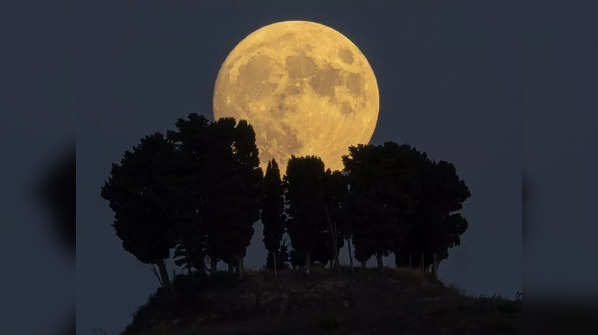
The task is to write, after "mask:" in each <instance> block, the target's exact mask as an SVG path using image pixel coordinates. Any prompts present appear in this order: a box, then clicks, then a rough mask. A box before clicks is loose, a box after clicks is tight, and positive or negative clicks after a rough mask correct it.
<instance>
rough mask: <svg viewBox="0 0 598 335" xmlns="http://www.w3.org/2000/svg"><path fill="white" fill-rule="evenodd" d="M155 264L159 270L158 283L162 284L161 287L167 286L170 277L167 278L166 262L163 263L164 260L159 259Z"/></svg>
mask: <svg viewBox="0 0 598 335" xmlns="http://www.w3.org/2000/svg"><path fill="white" fill-rule="evenodd" d="M156 265H157V266H158V270H159V271H160V283H161V284H162V287H167V286H168V285H170V278H168V271H167V270H166V264H165V263H164V260H163V259H161V260H159V261H158V263H156Z"/></svg>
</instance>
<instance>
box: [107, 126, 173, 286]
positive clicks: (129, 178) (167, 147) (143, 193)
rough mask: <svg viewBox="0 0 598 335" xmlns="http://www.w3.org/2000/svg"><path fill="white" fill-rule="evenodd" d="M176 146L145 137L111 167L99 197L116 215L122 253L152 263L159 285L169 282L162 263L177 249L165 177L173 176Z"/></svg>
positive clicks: (151, 136) (156, 138) (117, 233)
mask: <svg viewBox="0 0 598 335" xmlns="http://www.w3.org/2000/svg"><path fill="white" fill-rule="evenodd" d="M176 159H177V153H176V150H175V147H174V145H173V144H172V143H171V142H170V141H167V140H166V139H165V138H164V136H163V135H162V134H160V133H155V134H153V135H149V136H146V137H144V138H142V139H141V143H140V144H138V145H136V146H134V147H133V150H132V151H126V152H125V153H124V155H123V158H122V159H121V161H120V164H113V165H112V170H111V174H110V177H109V178H108V180H107V181H106V183H105V184H104V186H103V187H102V191H101V195H102V197H103V198H104V199H106V200H108V201H109V202H110V208H112V210H113V211H114V223H113V226H114V229H115V230H116V235H117V236H118V237H119V238H120V239H121V240H122V244H123V247H124V249H125V250H127V251H128V252H130V253H131V254H133V255H135V257H137V259H138V260H139V261H141V262H143V263H148V264H155V265H157V267H158V269H159V273H160V275H159V279H160V281H161V284H162V285H163V286H167V285H168V284H169V277H168V272H167V270H166V265H165V263H164V259H166V258H167V257H169V252H170V249H171V248H173V247H174V246H175V243H176V235H175V224H174V220H175V219H174V217H175V215H176V213H175V212H176V210H175V206H174V204H175V202H176V201H175V198H174V197H173V196H172V194H171V193H170V192H169V190H170V189H169V186H168V184H169V180H168V178H169V176H171V175H172V174H174V173H176V171H175V170H174V167H173V164H172V162H173V161H176Z"/></svg>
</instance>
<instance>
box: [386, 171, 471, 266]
mask: <svg viewBox="0 0 598 335" xmlns="http://www.w3.org/2000/svg"><path fill="white" fill-rule="evenodd" d="M420 184H421V194H420V197H419V199H418V201H417V206H416V210H415V211H414V212H413V214H412V215H411V218H410V220H411V221H412V222H413V223H414V224H413V227H412V229H411V231H410V233H409V238H408V239H406V240H405V241H404V242H403V243H402V244H401V245H400V246H399V247H398V250H396V252H395V257H396V258H395V262H396V263H397V266H406V265H407V264H408V262H409V260H408V257H409V255H411V258H412V261H411V262H412V266H415V267H420V268H424V269H428V268H430V266H432V267H431V270H432V271H433V272H434V273H435V272H436V271H437V269H438V264H439V263H440V261H442V260H443V259H446V258H447V257H448V249H449V248H451V247H454V246H457V245H459V244H460V235H461V234H463V233H464V232H465V231H466V230H467V221H466V219H465V218H464V217H463V216H462V215H461V214H459V213H457V211H459V210H460V209H462V207H463V202H464V201H465V200H467V199H468V198H469V197H470V196H471V194H470V192H469V189H468V188H467V186H466V185H465V182H464V181H463V180H461V179H460V178H459V177H458V176H457V172H456V169H455V167H454V165H453V164H451V163H448V162H445V161H439V162H431V161H428V162H427V164H426V165H425V170H424V172H423V174H422V176H421V178H420ZM397 254H398V257H397ZM422 260H423V263H422Z"/></svg>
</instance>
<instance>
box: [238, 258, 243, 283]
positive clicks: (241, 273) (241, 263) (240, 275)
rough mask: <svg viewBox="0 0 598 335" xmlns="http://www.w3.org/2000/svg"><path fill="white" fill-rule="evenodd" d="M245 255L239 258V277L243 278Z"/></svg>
mask: <svg viewBox="0 0 598 335" xmlns="http://www.w3.org/2000/svg"><path fill="white" fill-rule="evenodd" d="M243 271H244V269H243V257H238V258H237V276H238V277H239V279H241V278H243Z"/></svg>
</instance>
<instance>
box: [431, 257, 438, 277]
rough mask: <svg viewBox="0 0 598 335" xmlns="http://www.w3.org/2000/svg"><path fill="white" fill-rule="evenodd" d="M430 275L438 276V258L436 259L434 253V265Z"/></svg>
mask: <svg viewBox="0 0 598 335" xmlns="http://www.w3.org/2000/svg"><path fill="white" fill-rule="evenodd" d="M432 273H433V274H434V277H436V276H437V275H438V258H436V253H434V263H433V265H432Z"/></svg>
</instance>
